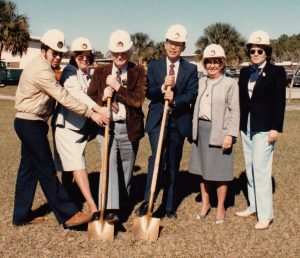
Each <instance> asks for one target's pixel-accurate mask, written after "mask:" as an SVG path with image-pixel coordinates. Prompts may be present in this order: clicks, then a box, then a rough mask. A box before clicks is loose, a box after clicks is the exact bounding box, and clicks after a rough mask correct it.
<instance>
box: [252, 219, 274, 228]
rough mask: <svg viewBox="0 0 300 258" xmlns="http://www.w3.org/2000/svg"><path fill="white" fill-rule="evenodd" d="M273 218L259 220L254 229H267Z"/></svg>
mask: <svg viewBox="0 0 300 258" xmlns="http://www.w3.org/2000/svg"><path fill="white" fill-rule="evenodd" d="M272 221H273V220H259V221H258V222H257V223H256V224H255V229H258V230H261V229H267V228H268V227H269V225H270V224H271V223H272Z"/></svg>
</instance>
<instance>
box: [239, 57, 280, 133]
mask: <svg viewBox="0 0 300 258" xmlns="http://www.w3.org/2000/svg"><path fill="white" fill-rule="evenodd" d="M249 77H250V66H249V67H245V68H242V69H241V72H240V79H239V89H240V112H241V120H240V130H242V131H247V121H248V114H249V112H250V131H251V132H253V131H259V132H267V131H270V130H276V131H278V132H282V128H283V120H284V111H285V84H286V73H285V70H284V68H283V67H280V66H275V65H272V64H270V63H269V62H267V64H266V66H265V67H264V68H263V70H262V72H261V73H260V75H259V77H258V79H257V81H256V83H255V86H254V89H253V94H252V97H251V99H250V97H249V94H248V82H249Z"/></svg>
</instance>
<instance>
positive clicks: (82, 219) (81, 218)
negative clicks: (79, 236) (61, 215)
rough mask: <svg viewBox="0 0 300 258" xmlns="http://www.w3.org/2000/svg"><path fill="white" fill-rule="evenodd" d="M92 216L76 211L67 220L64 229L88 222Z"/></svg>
mask: <svg viewBox="0 0 300 258" xmlns="http://www.w3.org/2000/svg"><path fill="white" fill-rule="evenodd" d="M92 217H93V215H92V214H91V213H89V212H82V211H78V212H77V213H76V214H75V215H74V216H73V217H71V218H70V219H68V220H67V221H66V222H65V223H64V225H65V227H66V228H70V227H74V226H78V225H81V224H84V223H87V222H89V221H90V220H91V219H92Z"/></svg>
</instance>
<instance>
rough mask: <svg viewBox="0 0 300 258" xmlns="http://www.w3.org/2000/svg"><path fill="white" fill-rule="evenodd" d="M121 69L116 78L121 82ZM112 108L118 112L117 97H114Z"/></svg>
mask: <svg viewBox="0 0 300 258" xmlns="http://www.w3.org/2000/svg"><path fill="white" fill-rule="evenodd" d="M121 73H122V72H121V70H120V69H118V70H117V71H116V79H117V80H118V82H119V83H120V84H121ZM111 105H112V109H113V111H115V113H118V111H119V104H118V102H117V101H116V99H115V98H114V101H113V102H112V104H111Z"/></svg>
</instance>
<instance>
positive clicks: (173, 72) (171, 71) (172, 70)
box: [169, 64, 175, 76]
mask: <svg viewBox="0 0 300 258" xmlns="http://www.w3.org/2000/svg"><path fill="white" fill-rule="evenodd" d="M174 67H175V65H174V64H170V70H169V75H171V76H172V75H175V70H174Z"/></svg>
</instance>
